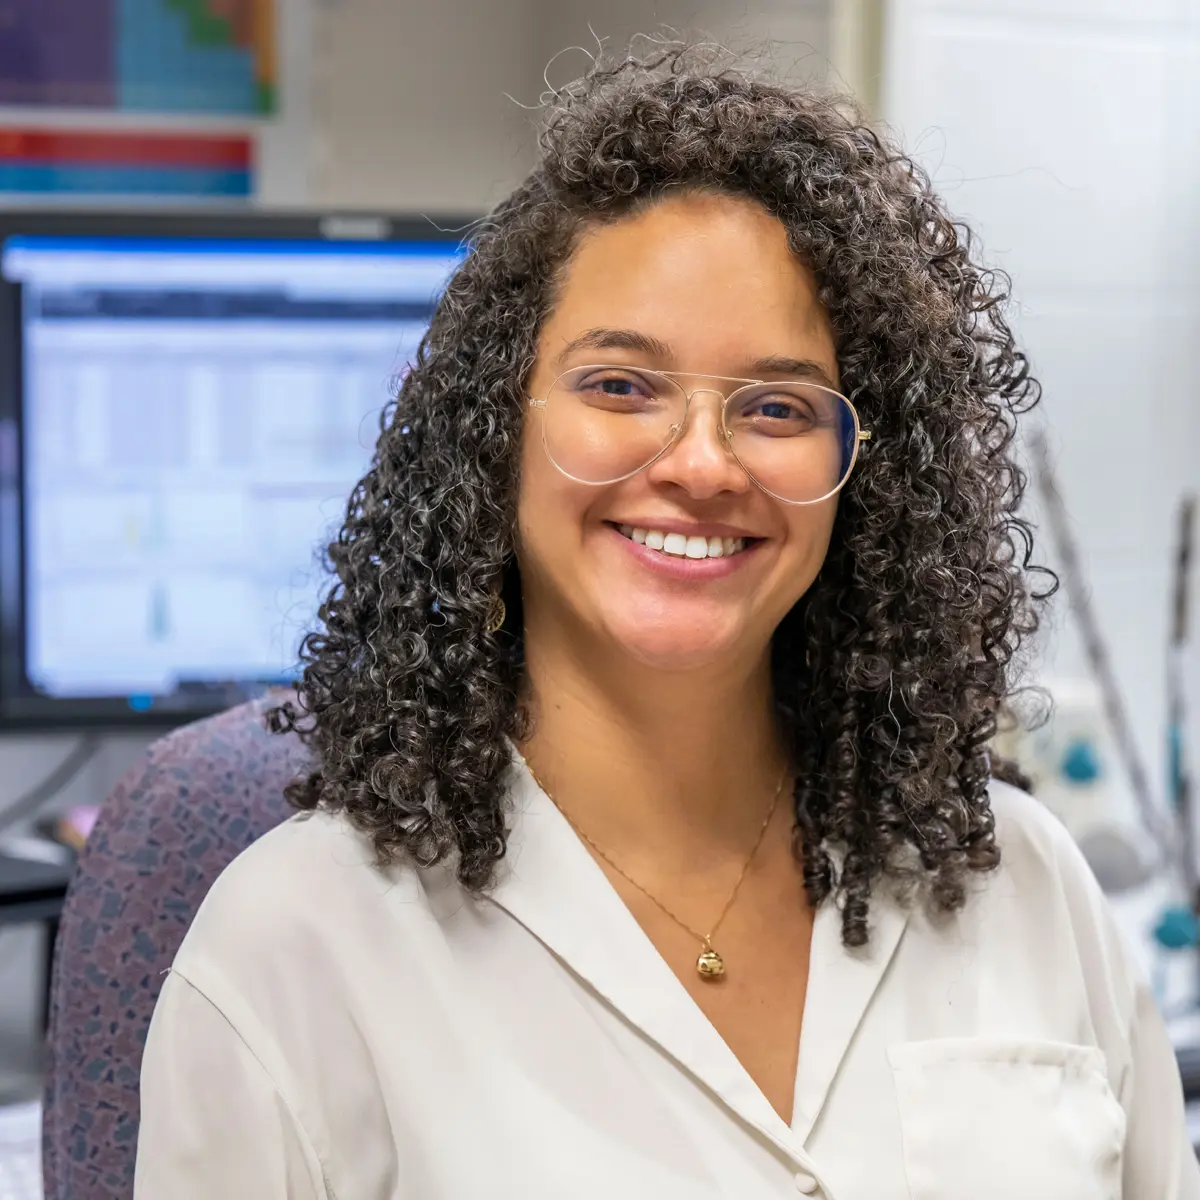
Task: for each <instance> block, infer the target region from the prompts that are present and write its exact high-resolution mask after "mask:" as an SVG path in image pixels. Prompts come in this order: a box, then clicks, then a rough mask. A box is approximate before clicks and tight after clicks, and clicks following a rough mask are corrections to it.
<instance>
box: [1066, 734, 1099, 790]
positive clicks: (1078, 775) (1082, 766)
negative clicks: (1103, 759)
mask: <svg viewBox="0 0 1200 1200" xmlns="http://www.w3.org/2000/svg"><path fill="white" fill-rule="evenodd" d="M1061 766H1062V773H1063V778H1065V779H1067V780H1069V781H1070V782H1071V783H1079V784H1088V783H1095V782H1096V780H1097V779H1099V778H1100V759H1099V758H1098V756H1097V755H1096V748H1095V746H1093V745H1092V743H1091V740H1090V739H1088V738H1085V737H1079V738H1074V739H1072V740H1071V742H1070V743H1069V744H1068V745H1067V749H1066V751H1065V753H1064V754H1063V757H1062V764H1061Z"/></svg>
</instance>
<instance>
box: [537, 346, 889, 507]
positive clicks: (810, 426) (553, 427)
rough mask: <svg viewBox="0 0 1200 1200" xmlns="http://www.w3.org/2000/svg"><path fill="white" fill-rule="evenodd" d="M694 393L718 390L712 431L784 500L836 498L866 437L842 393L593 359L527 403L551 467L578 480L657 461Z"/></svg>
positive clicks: (625, 474) (621, 473)
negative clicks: (691, 384)
mask: <svg viewBox="0 0 1200 1200" xmlns="http://www.w3.org/2000/svg"><path fill="white" fill-rule="evenodd" d="M676 376H680V377H682V378H685V379H711V380H717V381H719V382H722V383H740V384H744V385H745V386H744V387H739V388H736V389H734V390H733V391H731V392H729V393H728V394H727V393H726V392H725V391H724V389H720V390H719V389H716V388H694V389H692V390H691V391H687V390H686V389H685V388H684V387H683V385H682V384H680V383H679V382H677V380H676V378H675V377H676ZM701 392H708V393H709V394H711V395H715V396H720V398H721V416H720V423H719V427H718V435H719V437H720V439H721V441H722V443H723V444H724V445H725V446H726V447H727V448H728V450H729V452H730V453H731V454H732V455H733V457H734V458H735V459H736V461H737V462H738V463H739V465H740V466H741V468H742V470H744V471H745V472H746V474H747V475H749V477H750V478H751V479H752V480H753V481H754V482H755V483H756V484H757V485H758V486H759V487H760V488H762V490H763V491H764V492H766V493H767V494H768V495H770V496H773V497H775V499H777V500H781V501H783V502H784V503H785V504H816V503H818V502H819V501H821V500H825V499H828V498H829V497H830V496H832V495H834V494H835V493H836V492H837V491H839V490H840V489H841V488H842V486H843V485H844V484H845V482H846V480H847V479H848V478H849V477H850V472H851V471H852V470H853V468H854V462H855V459H856V458H857V457H858V448H859V445H860V444H861V443H862V442H865V441H869V440H870V437H871V433H870V430H864V429H862V428H861V427H860V425H859V421H858V413H857V412H855V410H854V405H853V404H851V403H850V401H849V400H847V399H846V397H845V396H842V395H840V394H839V393H837V392H835V391H833V390H832V389H831V388H827V387H822V386H820V385H819V384H815V383H808V382H805V381H801V380H789V381H785V382H781V383H769V382H764V381H763V380H761V379H739V378H736V377H733V376H727V375H697V374H693V373H686V374H685V373H684V372H680V371H651V370H648V369H646V368H643V367H625V366H610V365H604V364H596V365H592V366H584V367H572V368H571V369H570V370H569V371H564V372H563V373H562V374H561V375H560V376H559V377H558V378H557V379H555V381H554V382H553V383H552V384H551V385H550V389H549V391H547V393H546V396H545V399H542V400H538V399H533V398H530V401H529V404H530V406H531V407H532V408H536V409H538V410H540V412H541V417H542V445H543V447H544V448H545V451H546V454H547V456H548V457H549V459H550V461H551V462H552V463H553V464H554V466H555V467H557V468H558V470H559V471H561V472H562V473H563V474H564V475H566V476H567V478H568V479H573V480H575V481H576V482H578V483H587V484H607V483H619V482H620V481H621V480H622V479H628V478H629V477H630V476H631V475H636V474H637V473H638V472H639V471H644V470H645V469H646V468H647V467H648V466H650V464H651V463H653V462H654V461H655V460H656V459H658V458H661V457H662V456H663V455H664V454H665V453H666V452H667V451H668V450H669V449H670V448H671V447H672V446H673V445H674V444H675V443H676V442H677V441H678V440H679V439H680V437H682V436H683V431H684V430H685V429H686V427H687V418H688V411H689V409H690V407H691V402H692V397H693V396H695V395H697V394H699V393H701Z"/></svg>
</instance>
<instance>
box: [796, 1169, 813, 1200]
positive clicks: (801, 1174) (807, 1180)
mask: <svg viewBox="0 0 1200 1200" xmlns="http://www.w3.org/2000/svg"><path fill="white" fill-rule="evenodd" d="M796 1191H798V1192H803V1193H804V1194H805V1195H806V1196H813V1195H815V1194H816V1191H817V1181H816V1179H815V1178H813V1176H811V1175H810V1174H809V1173H808V1172H807V1171H797V1172H796Z"/></svg>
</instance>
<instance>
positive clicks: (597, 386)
mask: <svg viewBox="0 0 1200 1200" xmlns="http://www.w3.org/2000/svg"><path fill="white" fill-rule="evenodd" d="M575 389H576V391H581V392H602V393H603V394H604V395H606V396H638V395H644V396H649V395H652V394H653V388H651V386H650V384H649V382H648V381H647V380H646V379H645V378H643V377H642V376H641V375H639V374H637V373H636V372H634V371H615V370H613V369H612V368H606V369H605V370H604V371H602V372H597V371H593V372H592V373H590V374H588V375H585V376H584V377H583V378H582V379H581V380H580V381H579V382H578V383H577V384H576V385H575Z"/></svg>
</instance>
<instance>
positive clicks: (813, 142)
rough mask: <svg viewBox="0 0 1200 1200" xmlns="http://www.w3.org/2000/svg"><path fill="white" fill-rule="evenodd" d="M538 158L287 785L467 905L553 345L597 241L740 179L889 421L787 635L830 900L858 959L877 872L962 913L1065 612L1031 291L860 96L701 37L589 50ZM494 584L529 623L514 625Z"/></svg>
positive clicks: (443, 337)
mask: <svg viewBox="0 0 1200 1200" xmlns="http://www.w3.org/2000/svg"><path fill="white" fill-rule="evenodd" d="M540 145H541V160H540V162H539V164H538V166H537V168H536V169H535V170H534V171H533V173H532V174H531V175H530V176H529V177H528V178H527V179H526V180H525V182H524V183H522V184H521V186H520V187H518V188H517V190H516V191H515V192H513V193H512V195H511V196H509V197H508V199H506V200H505V201H504V202H503V203H501V204H500V205H499V207H497V208H496V209H495V211H493V212H492V213H491V214H490V215H489V216H488V217H487V218H486V219H485V220H483V221H482V222H480V223H479V224H478V225H477V226H475V227H473V228H472V230H471V232H470V234H469V235H468V238H467V243H468V247H469V253H468V255H467V256H466V258H465V259H464V261H463V262H462V264H461V266H460V267H459V268H458V270H457V271H456V272H455V274H454V276H453V278H452V279H451V280H450V282H449V284H448V286H447V288H446V290H445V292H444V294H443V296H442V297H441V300H440V301H439V303H438V305H437V308H436V311H435V313H434V316H433V319H432V323H431V325H430V327H429V330H428V332H427V333H426V335H425V337H424V339H423V341H422V342H421V345H420V349H419V351H418V353H417V356H416V360H415V364H414V365H413V367H412V369H411V370H410V371H409V373H408V374H407V375H406V376H405V377H404V379H403V381H402V383H401V385H400V387H399V391H398V395H397V396H396V398H395V400H394V401H393V402H392V403H391V404H390V405H389V406H388V408H387V410H385V413H384V417H383V422H382V429H381V434H380V437H379V441H378V445H377V447H376V450H375V454H374V458H373V460H372V463H371V467H370V470H369V471H368V472H367V474H366V475H365V476H364V477H363V479H362V480H361V481H360V482H359V483H358V485H357V486H356V487H355V489H354V491H353V493H352V495H351V497H350V501H349V505H348V509H347V512H346V518H345V522H344V524H343V525H342V528H341V530H340V532H339V533H338V535H337V538H336V540H335V541H334V542H333V543H332V544H331V545H330V546H329V547H328V551H327V553H328V558H329V561H330V566H331V568H332V570H333V571H334V572H335V573H336V580H335V581H334V583H333V585H332V588H331V590H330V591H329V593H328V595H327V597H326V599H325V601H324V603H323V605H322V607H321V609H320V625H319V627H318V629H317V631H315V632H313V633H310V634H309V635H308V637H307V638H306V639H305V641H304V645H303V649H302V660H303V676H302V680H301V682H300V685H299V690H298V698H297V700H295V701H290V702H288V703H286V704H283V705H281V706H280V707H278V708H276V709H275V710H274V711H273V713H272V725H273V727H274V728H275V729H277V730H279V731H287V730H297V731H299V733H300V735H301V736H302V737H303V738H304V739H305V740H306V742H307V744H308V745H309V747H310V748H311V750H312V751H313V754H314V758H313V763H314V766H313V769H312V770H311V771H310V772H309V773H308V774H307V775H305V776H303V777H301V778H300V779H298V780H297V781H295V782H294V783H293V784H292V785H291V786H290V788H289V789H288V798H289V799H290V801H291V802H292V803H293V804H294V805H296V806H298V807H299V808H301V809H314V808H317V807H321V808H325V809H331V810H343V811H345V812H346V813H347V814H348V816H349V818H350V819H351V820H352V822H353V823H354V824H355V826H357V827H358V828H359V829H360V830H362V831H363V832H364V833H365V834H368V835H370V837H371V838H372V840H373V843H374V846H375V849H376V852H377V854H378V856H379V858H380V861H388V860H389V859H392V858H394V857H395V856H397V855H399V854H406V855H408V856H410V857H411V858H412V859H413V860H415V861H416V862H417V863H420V864H429V863H433V862H437V861H441V860H443V859H446V858H448V857H449V858H450V859H451V860H452V861H453V862H454V863H455V864H456V869H457V873H458V878H459V879H460V881H461V882H462V884H463V885H465V886H466V887H468V888H471V889H481V888H483V887H486V886H487V884H488V883H489V882H490V880H491V879H492V876H493V872H494V868H495V865H496V863H497V861H498V860H499V859H500V858H501V857H502V856H503V854H504V852H505V845H506V806H505V794H504V787H505V783H504V776H505V771H506V768H507V767H508V766H509V764H510V760H511V755H510V750H509V748H508V745H507V744H506V738H515V739H517V740H521V738H522V737H523V736H524V735H525V734H526V733H527V732H528V721H529V718H528V715H527V713H526V712H525V711H524V708H523V705H522V703H521V699H520V697H521V695H522V694H523V693H522V687H521V685H522V673H523V658H522V648H521V612H520V581H519V578H518V576H517V568H516V564H515V561H514V527H515V517H516V504H517V493H518V483H519V466H518V463H519V446H520V440H521V427H522V420H523V413H524V411H525V405H524V402H523V397H524V385H525V381H526V378H527V376H528V374H529V371H530V369H531V367H532V364H533V362H534V359H535V348H536V343H537V338H538V334H539V330H540V328H541V326H542V323H543V321H544V320H545V318H546V316H547V314H548V312H549V311H550V309H551V308H552V306H553V304H554V299H555V284H556V281H557V280H558V279H559V278H560V276H561V273H562V271H563V268H564V265H565V264H566V263H567V261H568V259H569V257H570V255H571V253H572V250H573V247H574V246H575V244H576V243H577V240H578V238H579V236H580V234H581V232H582V231H583V230H585V229H586V228H588V227H589V226H594V225H595V224H597V223H600V222H611V221H616V220H619V219H620V218H622V217H624V216H627V215H629V214H631V213H634V212H637V211H638V210H639V209H641V208H643V207H645V206H646V205H648V204H652V203H653V202H654V201H655V200H656V199H657V198H659V197H661V196H663V195H664V194H665V193H667V192H668V191H669V190H670V189H685V190H686V189H696V190H704V191H716V192H722V193H727V194H732V195H736V196H742V197H750V198H752V199H753V200H756V201H757V202H758V203H760V204H761V205H763V206H764V207H765V208H766V209H767V210H768V211H769V212H770V213H772V214H773V215H774V216H775V217H777V218H778V219H779V221H781V222H782V224H783V225H784V226H785V228H786V230H787V234H788V240H789V244H790V246H791V248H792V249H793V251H794V252H795V253H796V254H797V255H799V256H800V257H801V258H802V259H803V260H804V261H805V262H807V263H808V264H809V266H810V267H811V268H812V269H813V270H814V271H815V273H816V276H817V279H818V281H819V285H820V295H821V299H822V301H823V303H824V304H825V306H826V307H827V309H828V312H829V316H830V319H831V321H832V326H833V329H834V333H835V338H836V344H837V356H838V362H839V366H840V371H841V378H842V387H843V390H844V391H845V392H846V394H847V395H848V396H849V397H850V399H851V400H853V402H854V404H855V405H856V406H857V408H858V410H859V412H860V413H861V414H862V417H863V422H864V425H866V426H869V427H870V428H871V429H872V431H873V434H874V436H873V440H872V441H871V442H870V443H869V444H868V446H867V447H866V449H865V452H864V453H863V455H862V456H861V457H860V462H859V466H858V468H857V470H856V472H855V474H854V475H853V477H852V478H851V479H850V481H849V484H848V485H847V487H846V488H845V490H844V492H843V494H842V497H841V501H840V505H839V509H838V513H837V517H836V522H835V526H834V531H833V539H832V543H831V545H830V548H829V552H828V556H827V558H826V561H825V563H824V565H823V567H822V568H821V571H820V573H819V575H818V577H817V579H816V581H815V582H814V583H813V585H812V587H811V588H810V589H809V590H808V592H807V593H806V594H805V595H804V596H803V597H802V598H801V599H800V600H799V601H798V602H797V604H796V605H795V607H794V608H793V609H792V611H791V612H790V613H789V614H788V616H787V617H786V618H785V619H784V621H783V623H782V624H781V626H780V627H779V629H778V630H777V631H776V634H775V638H774V642H773V647H772V654H773V664H774V687H775V698H776V701H777V704H778V708H779V711H780V714H781V716H782V718H783V725H784V728H785V729H786V730H787V732H788V736H789V737H790V742H791V744H790V750H791V753H792V756H793V765H794V769H795V771H796V776H797V783H796V791H795V812H796V846H797V854H798V857H799V858H800V860H801V862H802V866H803V874H804V883H805V887H806V889H807V892H808V896H809V898H810V900H811V902H812V903H813V904H814V905H819V904H821V903H822V902H825V901H827V900H829V899H830V898H831V897H833V898H835V899H836V900H837V902H838V903H839V904H840V907H841V909H842V931H843V940H844V942H845V943H846V944H847V945H851V946H857V945H862V944H863V943H865V942H866V940H867V937H868V909H869V902H870V897H871V892H872V888H873V887H874V886H876V885H877V884H878V882H879V881H880V880H887V881H889V882H890V883H893V884H899V885H900V887H901V890H903V891H906V892H907V893H908V894H909V895H910V896H911V894H912V893H913V892H914V891H918V890H919V891H920V893H921V894H922V896H923V898H924V901H925V903H926V904H927V905H928V906H929V907H930V909H931V911H950V910H954V909H956V908H958V907H959V906H961V905H962V904H963V902H964V899H965V896H966V884H967V880H968V878H969V874H970V873H971V872H975V871H984V870H987V869H989V868H991V867H994V866H995V865H996V863H997V862H998V861H999V849H998V847H997V845H996V843H995V839H994V832H993V817H992V813H991V809H990V805H989V800H988V792H987V787H988V781H989V778H990V777H992V776H994V775H998V774H1001V773H1002V771H1003V768H1001V767H1000V765H999V764H998V763H997V761H996V760H994V759H993V758H992V757H991V755H990V750H989V742H990V740H991V739H992V737H993V735H994V734H995V732H996V727H997V715H998V712H999V709H1000V706H1001V704H1002V702H1003V701H1004V700H1005V699H1006V697H1007V696H1008V695H1009V693H1010V690H1011V688H1012V686H1013V684H1012V679H1011V676H1012V674H1013V672H1014V660H1015V656H1016V655H1017V652H1018V650H1019V649H1020V647H1021V645H1022V643H1023V641H1024V639H1025V638H1026V637H1027V635H1028V634H1030V633H1031V632H1032V631H1033V630H1034V629H1035V627H1036V623H1037V622H1036V608H1037V603H1036V602H1037V601H1038V600H1040V599H1041V598H1042V596H1044V595H1046V594H1048V590H1047V591H1045V592H1043V593H1042V595H1041V596H1039V595H1038V594H1037V593H1036V592H1035V590H1034V588H1033V587H1032V586H1031V584H1030V572H1031V571H1032V570H1038V569H1039V568H1031V567H1030V550H1031V536H1030V528H1029V526H1028V525H1027V524H1026V523H1025V522H1024V521H1023V520H1022V519H1021V518H1020V517H1019V516H1018V515H1017V510H1018V505H1019V502H1020V500H1021V496H1022V493H1023V491H1024V488H1025V478H1024V475H1023V474H1022V471H1021V470H1020V468H1019V467H1018V465H1017V463H1016V461H1015V459H1014V457H1013V454H1012V441H1013V437H1014V432H1015V424H1016V417H1017V415H1018V414H1019V413H1020V412H1022V411H1023V410H1025V409H1027V408H1029V407H1031V406H1032V405H1033V404H1034V403H1036V401H1037V399H1038V394H1039V388H1038V385H1037V383H1036V382H1035V381H1034V380H1033V379H1032V378H1031V377H1030V375H1029V372H1028V369H1027V365H1026V360H1025V358H1024V356H1023V355H1022V354H1021V353H1020V352H1019V351H1018V350H1017V348H1016V346H1015V345H1014V340H1013V336H1012V333H1011V332H1010V330H1009V327H1008V325H1007V324H1006V322H1005V319H1004V316H1003V314H1002V311H1001V309H1002V305H1003V302H1004V301H1005V300H1006V299H1007V292H1006V285H1007V280H1006V279H1005V278H1004V277H1003V276H1002V275H999V274H998V273H996V272H993V271H989V270H986V269H983V268H982V267H980V266H979V265H977V264H976V263H975V262H973V261H972V257H971V236H970V233H969V231H968V230H966V229H965V228H964V227H963V226H962V225H959V224H956V223H955V222H954V221H952V220H951V218H950V217H949V216H947V214H946V212H945V210H944V208H943V206H942V204H941V202H940V201H939V200H938V198H937V197H936V196H934V195H933V194H932V192H931V190H930V184H929V180H928V178H927V176H926V175H925V174H924V173H923V172H922V171H921V170H920V169H919V168H918V167H917V166H916V165H915V164H914V163H913V161H912V160H911V159H909V158H908V157H906V156H905V155H904V154H902V153H900V152H899V151H898V150H897V149H895V148H894V147H893V146H891V145H889V144H888V142H887V141H886V140H884V139H883V138H881V136H880V135H879V134H878V133H876V132H875V131H874V130H872V129H871V128H869V127H868V126H867V125H866V124H865V123H864V122H863V121H862V120H861V119H860V118H859V117H858V116H857V115H856V113H855V111H854V110H853V108H852V106H850V105H849V104H848V103H847V102H846V101H844V100H842V99H839V98H837V97H833V96H826V95H823V94H819V93H816V92H813V91H811V90H795V89H792V88H788V87H782V86H777V85H775V84H773V83H770V82H767V81H764V80H762V79H758V78H755V77H753V76H748V75H747V74H746V73H745V72H744V71H742V70H739V69H735V67H733V66H730V65H729V64H728V63H722V62H718V61H716V60H714V59H713V58H712V57H711V55H709V53H708V52H707V51H702V50H699V49H697V48H695V47H687V46H683V47H680V46H674V47H669V48H658V49H656V50H655V51H654V53H653V54H652V55H651V56H649V57H642V58H640V59H635V58H625V59H623V60H621V61H610V62H604V61H600V62H597V63H595V64H594V65H593V67H592V69H591V70H589V72H588V73H587V75H586V76H585V77H584V78H582V79H581V80H579V81H577V82H576V83H574V84H572V85H570V86H568V87H566V88H564V89H563V90H561V91H557V92H555V93H553V94H552V95H551V96H550V98H549V100H548V102H547V104H546V110H545V115H544V121H543V125H542V131H541V134H540ZM497 588H502V589H503V594H504V597H505V599H506V601H507V606H508V613H509V616H508V620H507V622H506V624H505V626H504V628H503V629H501V630H500V631H499V632H498V633H491V632H488V630H487V624H488V611H489V606H490V604H491V601H492V598H493V595H494V593H495V591H496V589H497ZM831 848H838V849H839V850H840V852H841V853H840V856H839V857H840V862H839V865H838V866H836V867H835V865H834V860H833V859H832V858H831V856H830V853H829V851H830V849H831Z"/></svg>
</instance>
